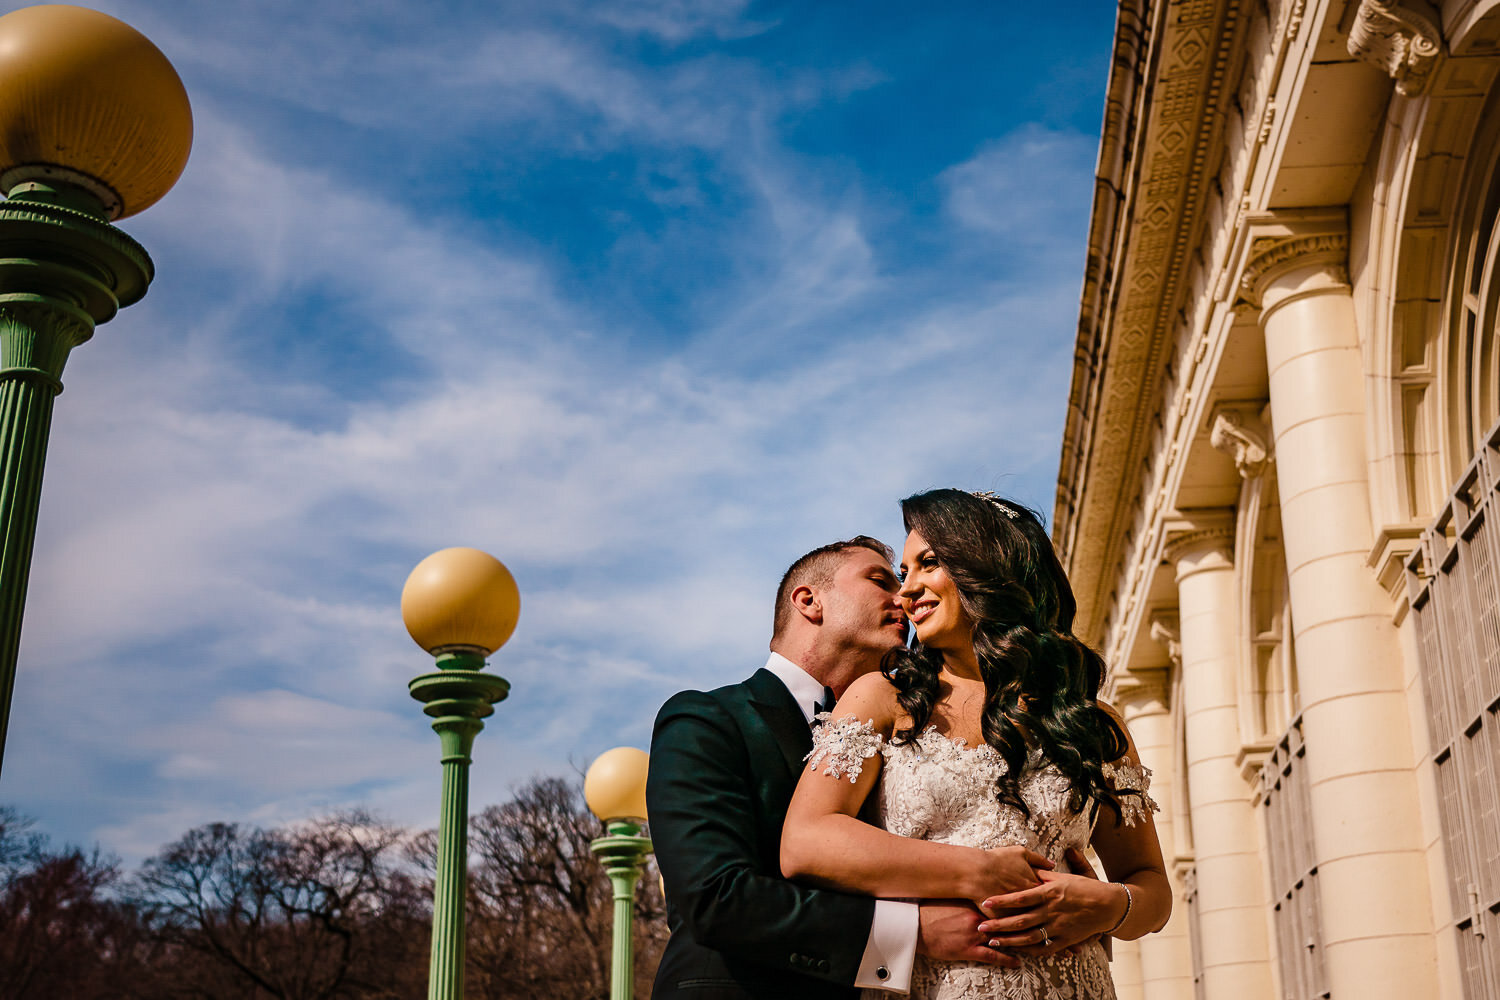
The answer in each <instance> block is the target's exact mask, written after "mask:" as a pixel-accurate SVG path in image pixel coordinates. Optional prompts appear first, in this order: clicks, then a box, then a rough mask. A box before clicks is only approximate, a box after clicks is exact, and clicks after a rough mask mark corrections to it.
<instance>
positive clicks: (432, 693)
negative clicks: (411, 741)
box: [401, 548, 521, 1000]
mask: <svg viewBox="0 0 1500 1000" xmlns="http://www.w3.org/2000/svg"><path fill="white" fill-rule="evenodd" d="M520 611H521V595H520V592H519V591H518V590H517V589H516V581H515V578H514V577H512V576H511V575H510V571H509V570H508V569H506V568H505V564H504V563H502V562H500V560H498V559H496V558H495V557H494V556H491V555H487V554H485V553H483V552H480V551H479V550H478V549H462V548H456V549H443V550H442V551H441V552H434V553H433V554H432V555H430V556H428V557H427V558H426V559H423V560H422V561H421V562H420V563H418V564H417V567H416V569H414V570H412V571H411V575H410V576H408V577H407V578H406V586H405V588H404V589H403V590H402V591H401V618H402V620H403V621H405V623H406V630H407V631H408V632H410V633H411V637H412V638H413V639H415V640H416V642H417V645H419V646H421V647H422V648H423V649H425V650H427V651H428V652H429V653H431V654H432V655H433V656H435V657H436V658H437V666H438V669H437V670H436V671H435V672H433V673H429V674H422V675H421V676H420V677H416V678H413V680H412V682H411V684H410V685H408V687H409V689H410V690H411V695H412V697H413V698H415V699H417V700H418V701H420V702H422V703H423V706H424V707H423V709H422V710H423V711H424V712H426V713H427V714H428V715H430V716H431V717H432V728H433V729H434V730H436V731H437V734H438V737H439V738H440V739H441V740H442V751H443V758H442V761H443V803H442V813H441V814H440V816H439V818H438V857H437V879H436V882H435V884H434V886H433V898H432V957H431V961H430V963H429V966H428V978H427V997H428V1000H462V998H463V995H464V944H465V941H464V897H465V894H466V892H467V889H468V884H469V860H468V855H469V761H470V758H469V753H470V751H471V750H472V749H473V747H474V737H475V736H477V735H478V734H479V731H480V730H481V729H483V728H484V719H485V718H486V717H487V716H489V715H490V714H492V713H493V712H494V710H495V709H494V704H495V702H497V701H502V700H504V698H505V696H506V695H507V694H508V693H509V692H510V684H509V683H508V682H507V681H506V680H505V679H504V678H503V677H500V676H497V675H496V674H492V673H489V672H488V671H486V670H485V669H484V667H485V662H484V661H485V657H487V656H489V655H490V654H491V653H493V652H494V651H495V650H497V649H499V648H500V647H501V646H503V645H504V644H505V641H506V640H507V639H509V638H510V636H511V633H512V632H514V631H515V629H516V619H517V617H518V616H519V615H520Z"/></svg>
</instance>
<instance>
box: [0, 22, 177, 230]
mask: <svg viewBox="0 0 1500 1000" xmlns="http://www.w3.org/2000/svg"><path fill="white" fill-rule="evenodd" d="M192 145H193V114H192V110H191V108H190V107H189V106H188V96H187V91H186V90H185V89H184V88H183V86H182V80H181V79H180V78H179V77H178V76H177V71H176V70H174V69H173V68H172V64H171V63H169V62H168V61H167V57H166V56H164V55H162V53H161V50H160V49H158V48H157V47H156V46H155V45H153V44H151V41H150V40H149V39H148V38H146V36H144V35H142V34H141V33H140V32H138V31H136V30H135V29H134V28H132V27H130V25H128V24H125V23H124V22H123V21H119V20H116V19H115V18H113V17H110V16H109V15H108V14H101V13H99V12H98V11H96V10H89V9H87V8H85V7H72V6H67V5H63V4H44V5H41V6H37V7H23V8H22V9H20V10H17V11H12V12H11V13H9V14H6V15H4V16H3V17H0V190H3V191H4V192H5V193H7V194H11V193H14V192H15V191H17V190H18V188H20V187H21V186H23V185H27V184H59V183H61V184H66V185H69V186H71V187H74V188H81V189H83V190H85V191H88V192H89V193H90V194H91V195H93V197H94V198H96V199H97V200H98V201H99V202H100V203H101V204H102V205H103V207H104V210H105V212H106V214H107V215H108V216H109V217H110V218H113V219H118V218H122V217H124V216H127V215H134V214H135V213H136V212H139V211H141V210H142V209H144V208H146V207H148V206H150V205H151V204H153V203H154V202H156V201H157V200H158V199H159V198H161V196H162V195H164V194H166V193H167V191H168V190H170V189H171V187H172V185H173V184H175V183H176V182H177V178H178V177H179V176H180V175H181V174H182V169H183V167H184V166H185V165H186V164H187V158H188V151H189V149H191V147H192Z"/></svg>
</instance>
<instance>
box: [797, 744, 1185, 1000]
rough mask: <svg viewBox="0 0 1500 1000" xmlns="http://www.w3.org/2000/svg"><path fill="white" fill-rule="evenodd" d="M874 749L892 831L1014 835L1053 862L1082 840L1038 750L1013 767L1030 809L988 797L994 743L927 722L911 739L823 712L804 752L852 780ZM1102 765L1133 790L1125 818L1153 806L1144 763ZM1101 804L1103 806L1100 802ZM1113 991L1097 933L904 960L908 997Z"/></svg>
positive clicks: (964, 837) (968, 838)
mask: <svg viewBox="0 0 1500 1000" xmlns="http://www.w3.org/2000/svg"><path fill="white" fill-rule="evenodd" d="M824 718H825V719H826V718H827V717H826V716H824ZM877 753H878V754H881V755H882V757H883V769H882V771H881V776H880V784H879V786H878V787H877V788H876V791H875V793H874V794H875V800H876V817H877V822H878V823H879V824H880V826H881V827H882V828H884V829H886V830H889V831H891V832H892V833H899V834H900V835H901V836H903V837H915V838H918V839H920V840H934V841H939V842H941V843H945V844H961V845H963V846H965V847H980V848H991V847H1006V846H1010V845H1016V844H1019V845H1021V846H1024V847H1027V848H1029V849H1031V850H1033V851H1036V852H1037V853H1038V854H1041V855H1044V856H1045V857H1047V858H1048V859H1049V860H1051V861H1052V862H1053V863H1055V864H1056V865H1057V869H1058V870H1059V871H1066V870H1067V867H1066V864H1065V862H1064V861H1063V852H1064V851H1066V850H1067V849H1068V848H1069V847H1076V848H1078V849H1079V850H1083V849H1084V848H1085V847H1087V846H1088V842H1089V837H1090V834H1091V833H1092V832H1093V831H1092V824H1091V822H1090V820H1089V815H1088V810H1087V809H1084V810H1083V811H1079V810H1076V809H1074V808H1072V801H1071V800H1072V797H1073V795H1072V792H1073V789H1072V784H1071V782H1070V781H1069V780H1068V778H1067V777H1065V776H1064V775H1063V773H1062V772H1061V771H1059V770H1058V769H1057V768H1056V767H1055V766H1053V765H1052V764H1051V763H1049V762H1047V761H1046V760H1045V759H1044V758H1043V757H1042V756H1041V753H1040V751H1033V752H1032V754H1031V756H1030V757H1028V758H1027V762H1026V767H1025V770H1024V772H1023V773H1022V774H1021V777H1020V794H1021V799H1022V801H1024V802H1025V803H1026V806H1027V808H1029V809H1030V810H1031V816H1030V817H1029V818H1028V817H1027V816H1025V815H1023V814H1022V813H1021V811H1020V810H1019V809H1016V808H1015V807H1014V806H1009V805H1005V804H1003V803H1001V802H999V801H998V800H997V799H996V797H995V780H996V779H997V778H998V777H999V776H1000V774H1001V773H1002V772H1003V770H1004V769H1005V767H1006V764H1005V761H1004V759H1003V758H1001V756H1000V754H999V753H997V752H996V751H995V749H994V748H993V747H990V746H988V745H987V744H980V745H979V746H977V747H970V746H967V745H965V744H964V742H963V741H962V740H951V739H949V738H948V737H946V736H944V735H942V734H941V733H939V732H938V731H937V729H936V728H934V727H932V726H928V727H927V730H926V731H925V732H923V733H922V734H921V735H920V736H919V737H917V739H915V740H913V741H912V742H910V743H894V742H889V741H887V740H885V739H884V738H883V737H882V736H881V735H880V734H879V733H877V732H875V730H874V728H873V727H872V726H871V725H870V724H869V723H862V722H858V721H856V720H855V719H853V718H845V719H840V720H838V721H837V722H834V721H831V720H828V721H825V722H824V724H823V725H821V726H819V727H818V729H817V730H816V731H815V732H814V734H813V749H812V752H811V753H810V754H808V758H807V759H808V762H809V764H810V766H812V767H814V768H818V769H821V770H822V772H823V773H824V774H831V775H833V776H834V777H848V778H849V780H851V781H853V780H854V778H855V777H856V776H857V775H858V774H859V772H860V771H861V769H862V768H863V766H864V762H865V761H866V760H868V759H869V758H871V757H874V756H875V755H876V754H877ZM1104 775H1105V778H1106V780H1108V781H1109V782H1110V784H1111V785H1112V787H1114V788H1116V789H1119V790H1122V791H1123V790H1133V791H1138V792H1140V793H1141V794H1139V795H1122V796H1121V797H1120V800H1121V807H1122V813H1123V818H1124V820H1125V822H1126V823H1127V824H1130V825H1133V824H1135V823H1137V822H1139V821H1140V820H1141V819H1142V818H1143V817H1144V816H1145V815H1146V810H1147V809H1148V808H1149V809H1153V810H1154V809H1155V808H1156V803H1155V802H1153V801H1151V798H1150V796H1149V795H1147V794H1146V789H1147V787H1148V785H1149V783H1150V771H1148V770H1147V769H1146V768H1144V767H1137V766H1134V765H1132V764H1130V763H1129V762H1127V761H1122V762H1120V763H1118V764H1105V765H1104ZM1100 809H1101V811H1104V812H1105V813H1109V810H1108V807H1106V806H1101V807H1100ZM1110 815H1112V814H1110ZM889 996H890V995H889V994H887V993H883V992H880V991H878V990H866V991H865V997H866V998H867V1000H888V998H889ZM1114 996H1115V987H1114V983H1113V982H1112V981H1111V979H1110V975H1109V961H1108V959H1107V958H1106V957H1105V954H1104V946H1103V945H1102V944H1100V943H1099V942H1098V941H1097V940H1096V941H1093V942H1090V943H1088V944H1086V945H1084V946H1082V947H1081V948H1077V949H1074V950H1073V951H1072V952H1068V953H1063V954H1058V955H1053V956H1051V957H1049V958H1040V959H1038V958H1029V957H1023V958H1022V960H1021V967H1020V968H1018V969H1005V968H999V967H997V966H992V965H981V964H979V963H976V962H939V961H929V960H927V959H925V958H924V957H922V956H921V955H918V956H917V959H916V966H915V968H914V969H913V970H912V982H911V1000H974V998H989V997H996V998H999V997H1003V998H1006V1000H1054V998H1056V1000H1114Z"/></svg>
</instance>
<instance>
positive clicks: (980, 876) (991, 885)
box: [972, 847, 1053, 900]
mask: <svg viewBox="0 0 1500 1000" xmlns="http://www.w3.org/2000/svg"><path fill="white" fill-rule="evenodd" d="M981 853H982V858H983V860H982V861H981V863H980V865H979V871H978V872H976V880H975V890H976V891H975V892H974V893H973V894H972V898H973V899H976V900H977V899H983V898H984V897H986V896H994V895H997V894H998V895H1004V894H1006V893H1014V892H1017V891H1018V890H1021V889H1026V888H1029V887H1031V886H1035V885H1037V884H1038V882H1039V879H1038V878H1037V876H1038V875H1039V874H1041V873H1050V872H1051V871H1052V868H1053V864H1052V862H1051V861H1048V860H1047V859H1046V858H1045V857H1043V856H1042V855H1040V854H1038V853H1036V852H1035V851H1028V850H1027V849H1026V848H1024V847H992V848H990V849H989V850H987V851H983V852H981Z"/></svg>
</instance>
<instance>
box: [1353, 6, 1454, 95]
mask: <svg viewBox="0 0 1500 1000" xmlns="http://www.w3.org/2000/svg"><path fill="white" fill-rule="evenodd" d="M1442 51H1443V29H1442V23H1441V20H1440V16H1439V14H1438V10H1437V8H1436V7H1435V6H1433V4H1432V3H1431V2H1430V0H1359V9H1358V10H1357V11H1356V12H1355V15H1354V23H1353V24H1351V25H1350V27H1349V54H1350V55H1352V56H1355V57H1356V58H1359V59H1361V60H1363V61H1364V62H1367V63H1369V64H1371V65H1372V66H1375V67H1377V68H1379V69H1381V70H1383V71H1384V72H1385V74H1386V75H1387V76H1389V77H1391V79H1393V80H1395V81H1396V89H1397V90H1398V91H1400V92H1401V93H1403V94H1405V95H1406V96H1408V97H1415V96H1416V95H1418V94H1420V93H1422V91H1423V90H1424V89H1425V88H1426V86H1427V80H1428V78H1429V76H1430V75H1431V73H1432V67H1433V64H1434V62H1435V61H1436V60H1437V57H1438V56H1439V55H1441V54H1442Z"/></svg>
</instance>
